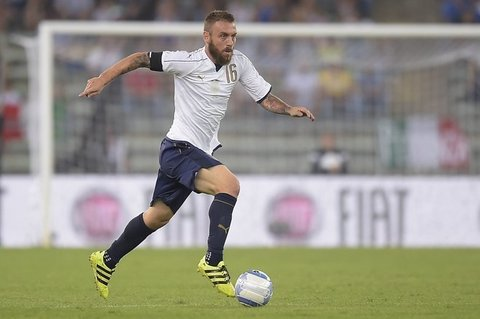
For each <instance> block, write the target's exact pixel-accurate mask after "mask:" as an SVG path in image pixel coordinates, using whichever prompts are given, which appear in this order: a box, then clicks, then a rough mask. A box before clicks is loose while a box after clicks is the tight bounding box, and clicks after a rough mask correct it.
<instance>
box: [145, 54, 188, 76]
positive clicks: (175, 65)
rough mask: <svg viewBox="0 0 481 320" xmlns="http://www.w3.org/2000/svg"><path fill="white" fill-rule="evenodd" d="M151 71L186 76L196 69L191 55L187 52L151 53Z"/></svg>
mask: <svg viewBox="0 0 481 320" xmlns="http://www.w3.org/2000/svg"><path fill="white" fill-rule="evenodd" d="M149 56H150V69H151V70H153V71H163V72H168V73H174V74H176V75H178V76H182V75H186V74H188V73H189V72H191V71H192V69H193V68H194V67H195V64H194V62H195V61H194V60H193V59H192V55H191V53H189V52H187V51H162V52H150V54H149Z"/></svg>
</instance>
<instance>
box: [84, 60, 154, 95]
mask: <svg viewBox="0 0 481 320" xmlns="http://www.w3.org/2000/svg"><path fill="white" fill-rule="evenodd" d="M142 67H144V68H150V58H149V53H148V52H137V53H133V54H131V55H130V56H128V57H125V58H123V59H122V60H120V61H118V62H117V63H115V64H114V65H112V66H111V67H109V68H107V69H106V70H105V71H103V72H102V73H101V74H100V75H99V76H98V77H94V78H91V79H89V80H88V81H87V85H86V86H85V89H84V91H83V92H81V93H80V94H79V97H88V98H89V97H94V96H96V95H98V94H100V93H101V92H102V90H103V89H104V88H105V87H106V86H107V85H108V84H109V83H110V82H112V81H113V80H114V79H115V78H117V77H118V76H120V75H122V74H124V73H127V72H130V71H132V70H135V69H138V68H142Z"/></svg>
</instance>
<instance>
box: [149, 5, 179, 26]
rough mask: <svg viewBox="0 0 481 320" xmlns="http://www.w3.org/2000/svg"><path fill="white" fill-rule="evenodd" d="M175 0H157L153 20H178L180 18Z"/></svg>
mask: <svg viewBox="0 0 481 320" xmlns="http://www.w3.org/2000/svg"><path fill="white" fill-rule="evenodd" d="M177 12H178V9H177V7H176V1H174V0H157V2H156V4H155V17H154V20H157V21H162V22H167V21H179V20H180V19H181V18H180V16H179V15H178V14H177Z"/></svg>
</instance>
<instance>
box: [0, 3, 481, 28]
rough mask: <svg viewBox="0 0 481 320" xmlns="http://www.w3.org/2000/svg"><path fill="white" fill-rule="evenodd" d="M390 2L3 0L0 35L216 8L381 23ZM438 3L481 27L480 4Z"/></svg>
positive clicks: (258, 16)
mask: <svg viewBox="0 0 481 320" xmlns="http://www.w3.org/2000/svg"><path fill="white" fill-rule="evenodd" d="M389 2H391V4H390V5H391V6H399V5H400V4H399V3H400V2H399V1H397V0H394V1H392V0H383V1H376V0H258V1H254V0H244V1H227V0H204V1H193V0H180V1H177V0H136V1H130V0H82V1H71V0H1V1H0V32H2V31H7V32H12V31H20V32H21V31H26V32H28V31H32V32H34V31H36V28H37V25H38V23H39V22H40V21H42V20H46V19H53V20H125V21H128V20H131V21H132V20H136V21H154V20H157V21H202V19H203V18H204V16H205V14H206V13H207V12H209V11H210V10H212V9H213V8H217V9H227V10H229V11H231V12H234V13H235V15H236V18H237V20H238V21H239V22H244V21H249V22H378V21H376V19H375V18H373V10H374V9H375V8H377V7H381V6H387V5H389ZM394 2H397V3H394ZM410 2H412V1H411V0H409V1H402V3H404V4H403V5H405V6H409V3H410ZM433 3H435V4H437V11H438V15H439V22H442V21H445V22H453V23H456V22H478V23H479V0H434V1H430V3H428V2H426V8H430V7H431V5H432V4H433ZM430 10H432V8H430ZM426 11H429V10H426ZM400 15H402V14H400ZM405 19H407V20H409V16H408V17H405ZM419 22H425V21H419Z"/></svg>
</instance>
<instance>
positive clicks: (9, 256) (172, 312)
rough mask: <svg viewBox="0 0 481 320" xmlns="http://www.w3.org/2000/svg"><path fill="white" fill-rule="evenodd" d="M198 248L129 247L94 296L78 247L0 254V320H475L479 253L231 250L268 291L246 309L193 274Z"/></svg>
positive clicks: (235, 267)
mask: <svg viewBox="0 0 481 320" xmlns="http://www.w3.org/2000/svg"><path fill="white" fill-rule="evenodd" d="M203 252H204V251H203V249H175V250H174V249H171V250H160V249H159V250H154V249H136V250H135V251H133V252H131V253H130V254H129V255H128V256H126V257H125V258H124V260H123V261H122V263H120V264H119V266H118V268H117V271H116V272H115V274H114V277H113V278H112V281H111V284H110V298H109V299H108V300H107V301H105V300H103V299H102V298H100V297H99V296H98V295H97V292H96V291H95V288H94V284H93V276H92V272H91V270H90V266H89V263H88V255H89V253H90V250H84V249H18V250H17V249H0V277H1V281H0V288H1V290H0V318H222V319H226V318H319V319H326V318H344V319H345V318H477V319H479V317H480V296H479V290H480V284H479V276H480V256H479V252H480V251H479V248H478V249H307V248H262V249H260V248H256V249H238V248H228V249H227V250H226V253H225V259H226V263H227V267H228V268H229V271H230V273H231V276H232V278H233V280H234V282H235V280H236V279H237V276H238V275H239V274H240V273H242V272H244V271H245V270H247V269H250V268H256V269H260V270H263V271H265V272H266V273H267V274H269V276H270V277H271V278H272V280H273V283H274V295H273V297H272V300H271V302H270V303H269V304H268V305H267V306H265V307H261V308H247V307H243V306H242V305H240V304H239V303H238V302H237V301H236V300H235V299H232V298H227V297H224V296H222V295H221V294H219V293H217V291H216V290H215V289H214V288H213V287H212V286H211V285H210V284H209V283H208V280H206V279H205V278H202V277H201V276H200V275H199V274H197V272H196V266H197V263H198V260H199V259H200V258H201V256H202V254H203Z"/></svg>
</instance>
